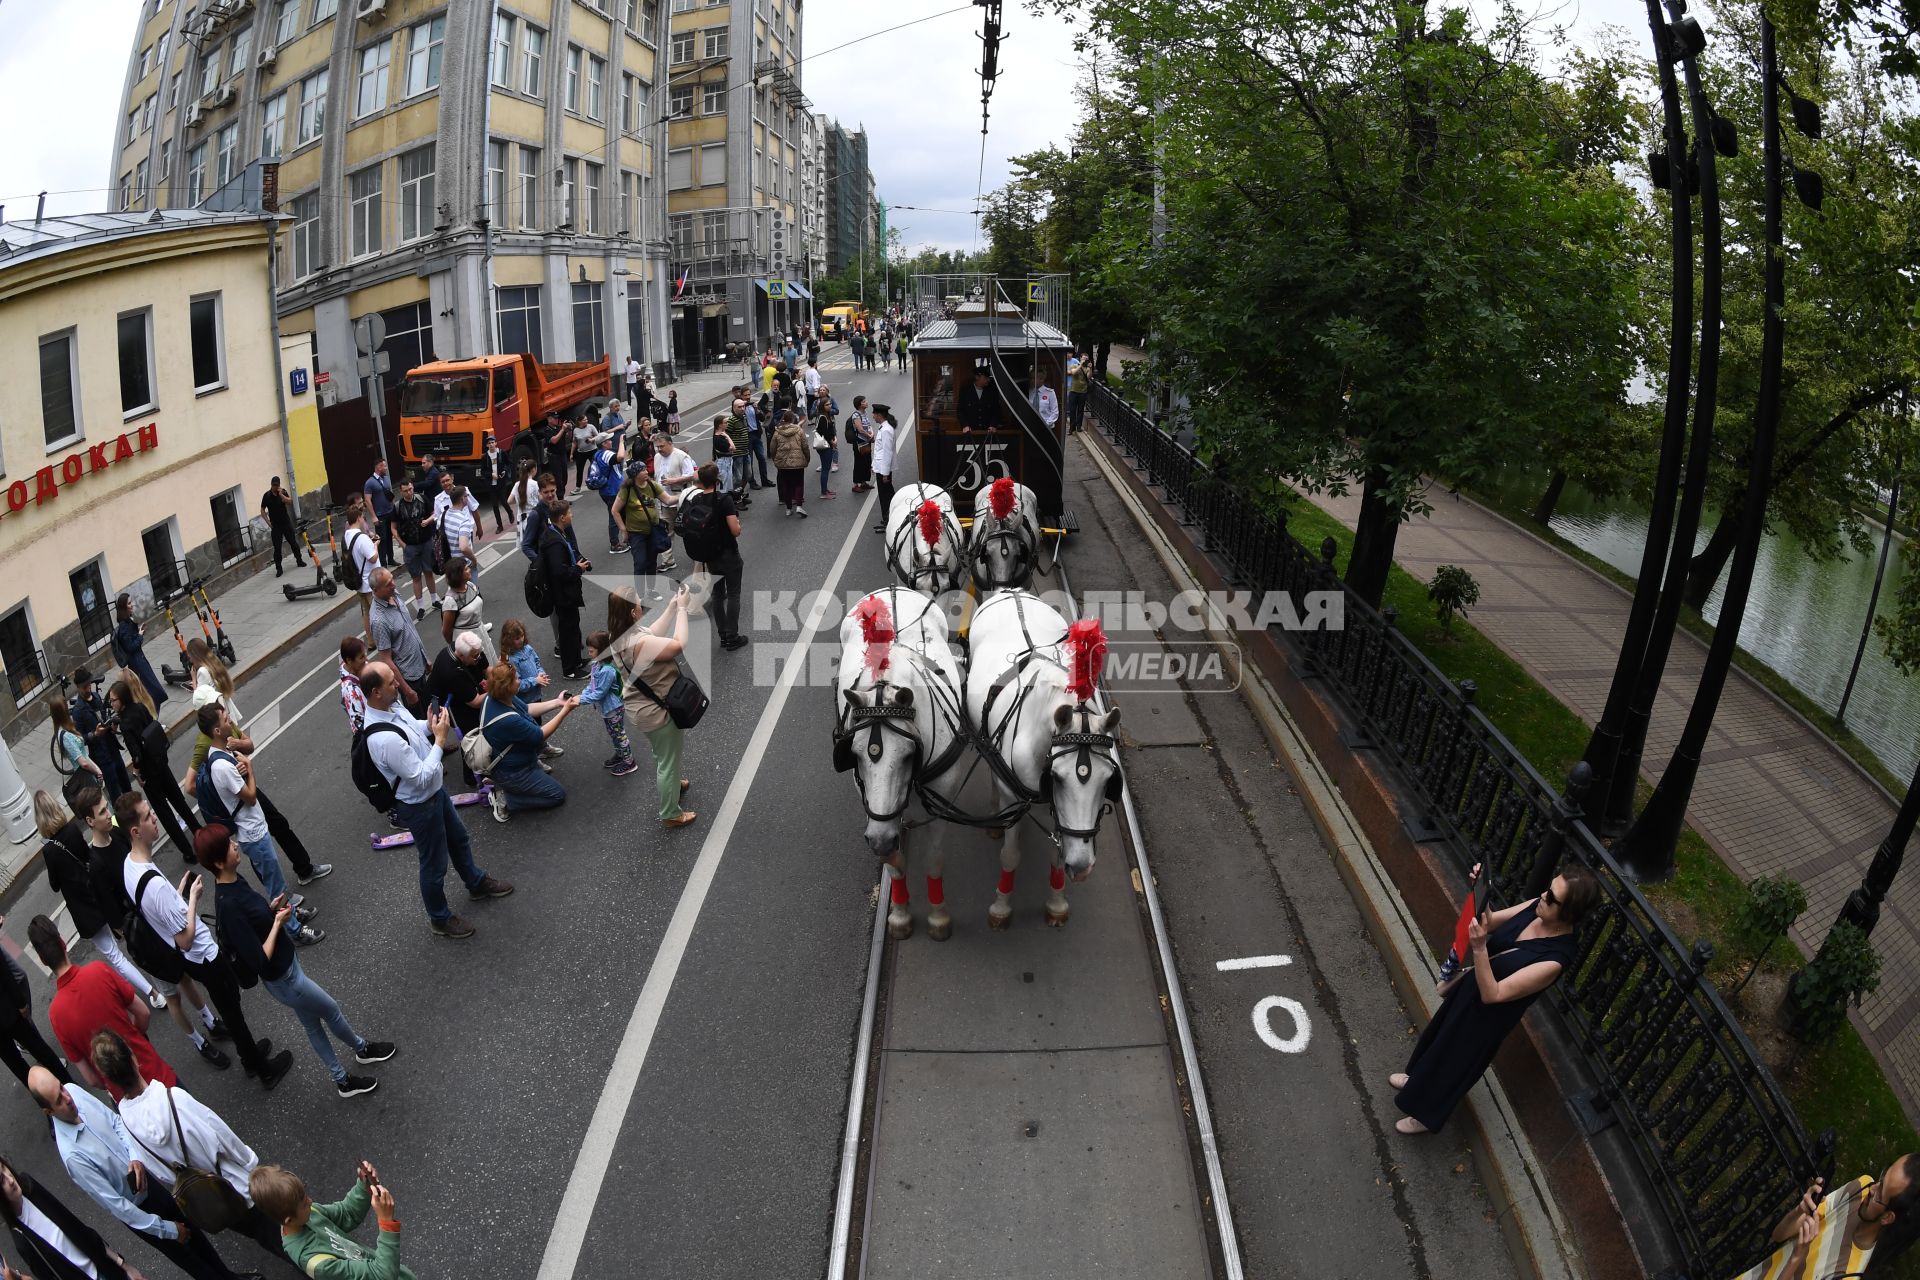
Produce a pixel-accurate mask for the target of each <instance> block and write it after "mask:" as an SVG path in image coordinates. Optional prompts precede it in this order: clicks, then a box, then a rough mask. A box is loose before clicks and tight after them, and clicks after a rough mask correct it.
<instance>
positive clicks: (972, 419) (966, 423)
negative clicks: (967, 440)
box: [954, 364, 1000, 431]
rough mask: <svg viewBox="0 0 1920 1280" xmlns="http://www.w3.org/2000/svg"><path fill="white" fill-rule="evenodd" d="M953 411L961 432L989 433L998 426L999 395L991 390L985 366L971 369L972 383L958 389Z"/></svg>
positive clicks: (989, 377) (976, 366)
mask: <svg viewBox="0 0 1920 1280" xmlns="http://www.w3.org/2000/svg"><path fill="white" fill-rule="evenodd" d="M954 411H955V412H956V413H957V414H958V415H959V417H960V430H962V431H991V430H993V429H994V428H995V427H998V426H999V425H1000V393H999V392H997V391H995V390H994V389H993V385H992V378H991V376H990V375H989V374H988V373H987V366H985V365H983V364H981V365H975V366H974V367H973V381H972V383H970V384H969V385H967V386H964V387H962V388H960V394H959V395H958V396H957V397H955V400H954Z"/></svg>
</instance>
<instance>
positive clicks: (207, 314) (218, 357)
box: [187, 293, 227, 394]
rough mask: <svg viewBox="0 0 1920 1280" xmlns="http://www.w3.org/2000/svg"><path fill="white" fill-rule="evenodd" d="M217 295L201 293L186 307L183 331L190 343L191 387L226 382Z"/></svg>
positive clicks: (210, 387)
mask: <svg viewBox="0 0 1920 1280" xmlns="http://www.w3.org/2000/svg"><path fill="white" fill-rule="evenodd" d="M221 328H222V326H221V316H220V295H219V294H217V293H209V294H205V295H203V296H201V297H198V298H195V299H194V300H193V301H192V302H191V303H189V304H188V307H187V333H188V337H189V338H190V339H191V340H192V344H193V389H194V392H195V393H196V394H198V393H199V392H202V391H217V390H219V389H220V388H221V387H224V386H226V385H227V350H226V340H225V335H224V334H223V333H222V332H221Z"/></svg>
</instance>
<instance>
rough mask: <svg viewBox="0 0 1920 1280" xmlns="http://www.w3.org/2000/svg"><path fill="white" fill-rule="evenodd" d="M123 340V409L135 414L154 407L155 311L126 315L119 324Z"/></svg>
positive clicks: (126, 414) (127, 313) (121, 400)
mask: <svg viewBox="0 0 1920 1280" xmlns="http://www.w3.org/2000/svg"><path fill="white" fill-rule="evenodd" d="M115 329H116V336H117V337H118V339H119V344H120V412H121V413H122V414H123V415H125V416H127V417H131V416H133V415H134V414H136V413H145V412H147V411H148V410H150V409H152V408H153V405H154V400H153V311H152V310H151V309H147V308H143V309H142V310H139V311H129V312H126V313H125V314H124V315H122V316H121V317H120V318H119V320H118V322H117V323H116V325H115Z"/></svg>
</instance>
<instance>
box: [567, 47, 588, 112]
mask: <svg viewBox="0 0 1920 1280" xmlns="http://www.w3.org/2000/svg"><path fill="white" fill-rule="evenodd" d="M586 59H587V52H586V50H584V49H582V48H581V47H580V46H579V45H577V44H571V45H568V46H567V96H566V103H567V110H569V111H572V112H575V113H576V114H577V113H578V112H579V110H580V80H581V76H580V64H581V63H583V62H585V61H586Z"/></svg>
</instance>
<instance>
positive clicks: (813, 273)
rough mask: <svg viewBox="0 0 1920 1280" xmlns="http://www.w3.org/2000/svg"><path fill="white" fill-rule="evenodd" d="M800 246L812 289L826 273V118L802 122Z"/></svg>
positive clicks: (811, 118)
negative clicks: (816, 281) (804, 257)
mask: <svg viewBox="0 0 1920 1280" xmlns="http://www.w3.org/2000/svg"><path fill="white" fill-rule="evenodd" d="M800 246H801V249H802V251H803V252H804V253H805V254H806V266H805V268H804V270H805V272H806V277H807V287H808V288H809V289H811V288H812V287H813V282H814V281H815V280H817V279H819V278H820V277H821V276H823V275H825V274H827V118H826V117H825V116H822V115H809V116H807V117H806V119H805V120H803V121H801V128H800Z"/></svg>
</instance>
